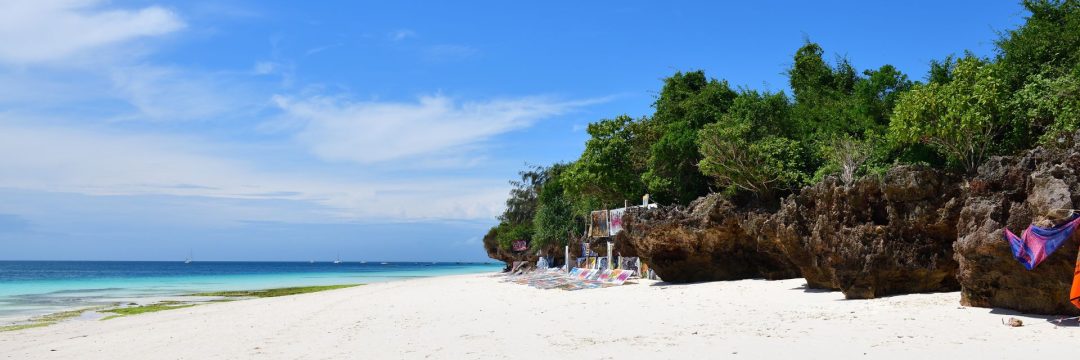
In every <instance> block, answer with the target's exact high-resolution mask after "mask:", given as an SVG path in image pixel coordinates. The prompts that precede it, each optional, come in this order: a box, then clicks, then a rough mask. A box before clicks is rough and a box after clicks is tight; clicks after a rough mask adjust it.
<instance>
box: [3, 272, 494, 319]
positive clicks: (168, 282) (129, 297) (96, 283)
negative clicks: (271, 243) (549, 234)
mask: <svg viewBox="0 0 1080 360" xmlns="http://www.w3.org/2000/svg"><path fill="white" fill-rule="evenodd" d="M502 266H503V265H502V264H501V263H495V264H490V263H430V262H424V263H417V262H386V263H383V262H367V263H360V262H342V263H340V264H334V263H330V262H319V263H308V262H216V261H208V262H204V261H197V262H192V263H190V264H185V263H182V262H161V261H0V324H4V323H10V322H15V321H21V320H25V319H27V318H29V317H32V316H36V315H42V314H48V313H54V312H58V311H64V310H70V309H76V308H84V307H91V306H101V305H109V304H115V303H127V302H144V301H147V299H160V298H168V297H175V296H182V295H185V294H191V293H196V292H206V291H222V290H256V289H269V288H280V287H291V286H312V285H336V284H368V283H374V282H383V281H393V280H402V279H410V278H419V277H430V276H441V275H457V274H470V273H483V272H497V271H499V270H501V269H502Z"/></svg>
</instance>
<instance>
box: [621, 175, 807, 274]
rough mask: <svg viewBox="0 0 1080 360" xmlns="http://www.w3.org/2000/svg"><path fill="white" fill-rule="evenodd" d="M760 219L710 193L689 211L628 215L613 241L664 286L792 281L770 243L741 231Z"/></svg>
mask: <svg viewBox="0 0 1080 360" xmlns="http://www.w3.org/2000/svg"><path fill="white" fill-rule="evenodd" d="M761 216H765V215H763V214H759V213H756V212H754V211H752V210H740V209H737V208H736V206H735V205H733V204H732V203H730V202H729V201H727V200H724V199H723V197H722V196H721V195H719V194H712V195H708V196H706V197H702V198H699V199H697V200H695V201H694V202H693V203H691V204H690V206H689V207H680V206H662V207H659V208H656V209H648V210H645V209H640V208H635V209H631V210H628V211H627V213H626V214H625V215H624V216H623V229H624V230H623V233H622V234H620V236H619V237H618V238H617V240H618V241H621V242H622V243H623V244H625V245H624V246H626V245H628V246H630V247H632V248H633V249H634V252H635V253H636V254H637V255H638V256H639V257H640V258H641V259H642V261H644V262H645V263H647V264H648V265H649V266H650V267H651V268H652V269H653V270H654V271H656V273H657V275H658V276H660V278H662V279H664V280H665V281H669V282H675V283H686V282H698V281H714V280H737V279H748V278H766V279H787V278H793V277H798V272H797V270H796V268H795V267H794V266H793V264H792V263H791V262H789V261H788V260H787V259H786V258H784V257H783V256H782V255H781V252H780V250H779V249H776V248H774V244H773V243H771V242H765V243H762V242H760V241H758V238H757V237H756V236H755V235H754V231H748V229H746V225H747V224H750V223H753V220H754V219H758V218H759V217H761Z"/></svg>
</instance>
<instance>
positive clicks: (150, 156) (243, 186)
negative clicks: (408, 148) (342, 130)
mask: <svg viewBox="0 0 1080 360" xmlns="http://www.w3.org/2000/svg"><path fill="white" fill-rule="evenodd" d="M9 120H10V119H7V118H3V117H0V168H4V169H5V171H3V172H0V188H11V189H22V190H30V191H47V192H67V193H78V194H86V195H109V196H133V195H170V196H186V197H204V198H222V199H238V200H286V201H295V202H301V203H309V204H314V205H318V208H319V209H320V210H319V211H321V214H322V215H323V216H324V217H326V218H327V219H331V218H337V219H339V220H340V219H364V220H373V219H375V220H378V219H382V220H397V221H400V220H408V219H484V218H491V217H492V216H494V215H495V214H497V213H498V212H499V211H500V209H501V199H502V197H503V196H504V195H505V193H506V191H507V187H506V185H505V183H504V182H503V181H502V180H485V179H468V178H453V177H442V178H435V179H426V180H395V179H367V180H363V179H355V178H348V179H346V178H339V177H337V176H334V175H332V174H330V173H308V172H304V171H299V172H298V171H295V170H289V171H283V172H279V171H268V170H263V169H260V168H259V166H258V165H256V164H252V163H250V162H248V161H246V160H243V159H242V158H236V157H231V156H229V155H223V154H221V153H227V152H228V150H227V149H225V148H223V147H222V146H220V145H217V144H215V143H213V142H207V141H204V140H201V139H199V138H190V137H179V136H168V135H148V134H127V133H107V132H100V131H85V130H71V129H65V128H58V127H44V126H30V125H13V124H11V121H9ZM310 216H311V214H292V215H288V214H276V215H273V217H274V219H276V220H285V221H288V220H290V218H291V219H295V218H298V217H310ZM247 219H248V220H260V219H259V218H247Z"/></svg>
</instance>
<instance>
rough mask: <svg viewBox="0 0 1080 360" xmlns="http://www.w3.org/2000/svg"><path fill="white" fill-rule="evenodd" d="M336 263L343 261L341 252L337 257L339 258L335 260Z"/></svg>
mask: <svg viewBox="0 0 1080 360" xmlns="http://www.w3.org/2000/svg"><path fill="white" fill-rule="evenodd" d="M334 263H335V264H340V263H341V254H338V257H337V259H335V260H334Z"/></svg>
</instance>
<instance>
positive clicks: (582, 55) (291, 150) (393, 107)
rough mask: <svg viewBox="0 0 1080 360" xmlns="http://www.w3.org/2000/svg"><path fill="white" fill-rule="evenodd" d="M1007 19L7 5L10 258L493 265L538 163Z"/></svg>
mask: <svg viewBox="0 0 1080 360" xmlns="http://www.w3.org/2000/svg"><path fill="white" fill-rule="evenodd" d="M1023 16H1024V13H1023V12H1022V9H1021V7H1020V6H1019V5H1018V4H1017V3H1014V2H1010V1H994V2H984V1H956V2H949V3H940V2H932V1H911V2H903V3H902V4H901V3H898V4H881V3H878V2H861V1H851V2H840V1H822V2H786V1H759V2H739V3H734V2H713V1H701V2H664V3H661V2H646V1H617V2H616V1H610V2H608V1H596V2H535V3H524V2H507V1H469V2H436V1H430V2H415V1H377V2H376V1H317V2H297V1H288V2H286V1H213V2H203V1H183V2H163V1H98V0H42V1H0V169H3V170H2V171H0V259H60V260H74V259H86V260H178V259H182V258H183V257H185V256H186V254H187V252H188V251H189V249H190V250H191V251H193V252H195V256H196V258H197V259H202V260H309V259H314V260H329V259H332V258H333V257H335V256H337V255H338V254H340V255H341V257H342V258H343V259H345V260H430V261H451V260H458V261H474V260H485V256H484V253H483V250H482V248H481V244H480V238H481V237H482V236H483V234H484V233H485V232H486V230H487V228H488V227H490V226H491V225H493V224H494V222H495V220H494V218H495V216H496V215H497V214H498V213H500V212H501V210H502V207H503V206H502V203H503V200H504V198H505V195H506V193H507V191H508V190H509V186H508V185H507V183H506V182H507V180H509V179H511V178H513V177H514V176H515V174H516V172H517V171H518V170H519V169H521V168H522V167H523V165H524V164H526V163H532V164H549V163H552V162H557V161H569V160H573V159H574V158H576V157H577V155H578V154H579V153H580V151H581V150H582V148H583V143H584V141H585V139H586V134H585V133H584V127H585V125H586V124H588V123H589V122H591V121H595V120H598V119H601V118H609V117H614V116H616V115H620V114H629V115H631V116H635V117H638V116H643V115H647V114H649V113H651V107H650V106H651V103H652V102H653V101H654V97H655V94H656V93H657V91H658V90H659V88H660V85H661V81H662V79H663V78H664V77H666V76H669V75H671V74H672V73H674V72H675V71H678V70H696V69H703V70H705V71H706V72H707V74H708V75H710V76H712V77H716V78H722V79H727V80H729V81H730V82H731V83H732V84H734V85H737V86H746V87H751V88H757V89H769V90H774V91H781V90H785V89H786V87H787V85H786V83H787V81H786V77H785V76H784V71H785V69H786V68H787V67H788V66H789V65H790V63H791V55H792V54H793V53H794V51H795V50H796V49H797V48H798V47H799V46H800V45H801V44H802V43H803V42H804V41H805V40H806V39H810V40H812V41H814V42H818V43H820V44H821V45H822V46H823V47H824V49H825V51H826V53H827V54H829V56H830V57H834V58H835V57H839V56H846V57H847V58H849V59H850V60H851V61H852V63H853V64H854V65H855V66H856V67H857V68H859V69H860V70H861V69H866V68H876V67H878V66H881V65H883V64H886V63H889V64H893V65H895V66H897V67H898V68H899V69H901V70H902V71H904V72H905V73H907V74H908V75H909V76H910V77H911V78H913V79H922V78H923V77H924V74H925V73H926V70H927V67H928V66H927V64H928V62H929V61H930V60H933V59H940V58H943V57H944V56H946V55H949V54H958V53H962V52H963V51H964V50H971V51H974V52H975V53H976V54H980V55H987V56H988V55H991V54H992V51H993V41H994V39H996V38H997V37H998V33H999V32H1000V31H1004V30H1008V29H1011V28H1014V27H1015V26H1017V25H1018V24H1020V23H1021V22H1022V21H1023Z"/></svg>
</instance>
